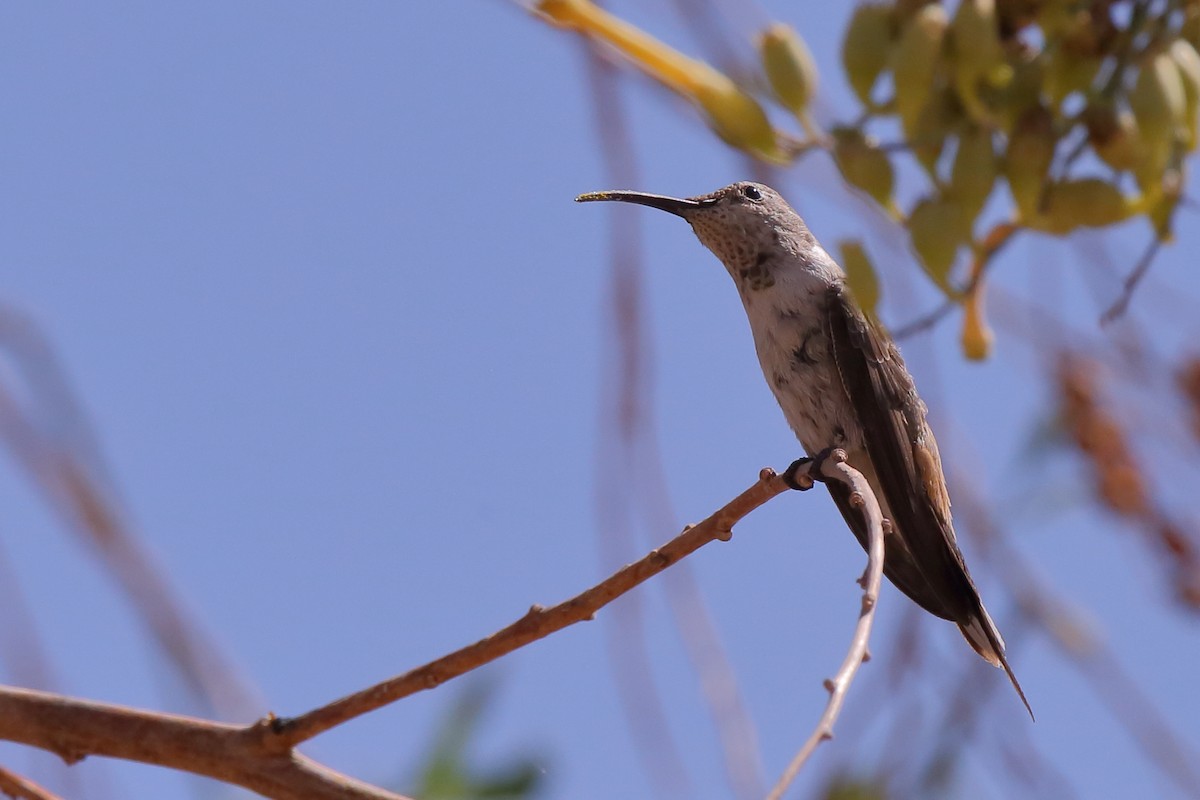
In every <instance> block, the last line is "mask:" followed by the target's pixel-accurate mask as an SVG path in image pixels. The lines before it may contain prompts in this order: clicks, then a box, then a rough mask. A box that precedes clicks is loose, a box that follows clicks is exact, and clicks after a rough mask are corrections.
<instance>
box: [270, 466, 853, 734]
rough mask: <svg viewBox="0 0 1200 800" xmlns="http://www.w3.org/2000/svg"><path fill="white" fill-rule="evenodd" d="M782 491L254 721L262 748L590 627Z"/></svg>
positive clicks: (766, 491)
mask: <svg viewBox="0 0 1200 800" xmlns="http://www.w3.org/2000/svg"><path fill="white" fill-rule="evenodd" d="M801 477H805V476H803V475H802V476H801ZM863 485H864V486H865V482H864V483H863ZM788 488H789V486H788V484H787V483H786V482H785V481H784V479H783V478H781V477H780V476H778V475H776V474H775V472H774V471H773V470H771V469H770V468H764V469H763V470H762V472H760V473H759V479H758V481H757V482H756V483H755V484H754V485H753V486H751V487H750V488H748V489H746V491H744V492H742V493H741V494H740V495H738V496H737V497H735V498H734V499H733V500H731V501H730V502H729V503H728V504H726V505H725V506H724V507H723V508H721V509H720V510H719V511H717V512H716V513H715V514H713V515H712V516H710V517H709V518H708V519H706V520H704V521H703V522H701V523H700V524H699V525H696V526H694V527H689V528H685V529H684V531H683V532H682V533H680V534H679V535H678V536H676V537H675V538H674V539H672V540H671V541H669V542H667V544H665V545H663V546H662V547H660V548H658V549H657V550H651V551H650V553H649V554H647V555H646V556H644V557H643V558H641V559H639V560H638V561H635V562H633V563H632V564H628V565H626V566H624V567H622V568H621V569H619V570H617V572H615V573H614V574H613V575H611V576H609V577H608V578H606V579H605V580H603V581H601V582H600V583H598V584H596V585H595V586H593V587H592V588H590V589H588V590H586V591H584V592H582V593H580V594H578V595H576V596H575V597H572V598H571V599H570V600H566V601H564V602H562V603H559V604H558V605H556V606H553V607H551V608H543V607H542V606H537V605H535V606H533V607H532V608H530V609H529V611H528V613H526V614H525V615H524V616H523V617H521V618H520V619H518V620H517V621H516V622H513V623H512V624H511V625H508V626H507V627H505V628H502V629H500V630H499V631H496V632H495V633H493V634H492V635H491V636H488V637H485V638H483V639H480V640H479V641H477V642H475V643H474V644H470V645H467V646H466V647H463V648H462V649H460V650H456V651H454V652H453V653H450V654H449V655H445V656H442V657H441V658H438V659H435V660H434V661H431V662H429V663H428V664H425V665H424V666H421V667H417V668H416V669H413V670H410V671H409V672H406V673H404V674H403V675H397V676H396V677H394V678H391V679H389V680H386V681H383V682H382V683H378V684H376V685H374V686H371V687H368V688H366V689H363V690H361V691H358V692H355V693H354V694H350V695H347V696H346V697H343V698H341V699H339V700H335V701H333V702H332V703H329V704H328V705H324V706H321V707H320V708H316V709H313V710H312V711H309V712H307V713H305V714H302V715H301V716H298V717H292V718H284V719H276V718H268V719H265V720H261V721H260V722H259V723H258V724H257V725H258V727H259V728H261V729H262V731H263V733H264V741H265V743H266V746H267V747H269V748H271V749H272V750H274V751H275V752H281V753H282V752H286V751H288V750H289V749H290V748H292V747H295V746H296V745H298V744H300V743H301V742H304V741H307V740H309V739H311V738H313V737H314V736H317V735H319V734H321V733H324V732H325V731H327V730H329V729H330V728H333V727H335V726H337V725H340V724H342V723H344V722H346V721H348V720H351V719H354V718H355V717H358V716H361V715H363V714H366V713H367V712H369V711H374V710H375V709H377V708H381V707H382V706H385V705H387V704H388V703H392V702H395V701H396V700H399V699H401V698H403V697H407V696H409V695H411V694H415V693H417V692H420V691H424V690H426V689H432V688H434V687H435V686H438V685H440V684H442V683H445V682H446V681H448V680H450V679H452V678H457V677H458V676H459V675H462V674H464V673H466V672H469V671H471V670H473V669H475V668H477V667H480V666H482V665H483V664H487V663H488V662H491V661H494V660H496V659H497V658H500V657H501V656H504V655H507V654H508V653H511V652H512V651H514V650H516V649H518V648H520V647H524V646H525V645H527V644H529V643H530V642H533V641H536V640H538V639H541V638H543V637H545V636H548V635H550V634H551V633H554V632H556V631H559V630H562V629H563V628H565V627H567V626H568V625H573V624H575V623H576V622H583V621H584V620H590V619H592V618H593V616H594V615H595V613H596V612H597V611H598V610H600V609H601V608H603V607H604V606H605V605H607V604H608V603H610V602H612V601H613V600H615V599H616V598H618V597H620V596H621V595H623V594H625V593H626V592H628V591H629V590H630V589H632V588H634V587H635V586H637V585H638V584H640V583H643V582H644V581H646V580H648V579H649V578H652V577H654V576H655V575H657V574H658V573H660V572H662V571H663V570H665V569H666V568H667V567H669V566H671V565H672V564H674V563H676V562H677V561H679V560H680V559H681V558H684V557H685V556H688V555H690V554H691V553H694V552H695V551H696V550H698V549H700V548H701V547H703V546H704V545H706V544H708V543H710V542H712V541H714V540H717V539H719V540H721V541H728V540H729V539H730V538H731V537H732V535H733V533H732V528H733V526H734V525H735V524H736V523H737V522H738V521H739V520H741V519H742V518H743V517H745V516H746V515H747V514H749V513H750V512H751V511H753V510H754V509H756V508H758V507H759V506H761V505H763V504H764V503H766V502H767V501H769V500H770V499H771V498H773V497H775V496H777V495H779V494H782V493H783V492H785V491H787V489H788Z"/></svg>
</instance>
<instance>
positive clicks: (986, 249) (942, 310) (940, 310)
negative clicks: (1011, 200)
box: [892, 222, 1022, 340]
mask: <svg viewBox="0 0 1200 800" xmlns="http://www.w3.org/2000/svg"><path fill="white" fill-rule="evenodd" d="M1021 230H1022V228H1021V226H1020V225H1018V224H1017V223H1015V222H998V223H996V224H995V225H993V226H992V229H991V230H989V231H988V232H987V235H986V236H984V237H983V240H982V241H980V242H979V243H978V244H976V245H975V247H974V254H973V255H972V257H971V275H970V277H969V278H968V279H967V285H966V286H964V287H963V289H962V291H961V292H959V293H958V294H956V295H955V296H953V297H947V298H946V299H945V300H943V301H942V302H941V303H940V304H939V305H938V307H937V308H935V309H934V310H932V311H930V312H928V313H926V314H924V315H922V316H920V317H917V318H916V319H914V320H912V321H910V322H906V323H905V324H903V325H901V326H900V327H898V328H896V329H895V330H893V331H892V337H893V338H894V339H896V340H900V339H905V338H907V337H909V336H912V335H913V334H916V333H921V332H922V331H926V330H929V329H930V328H932V327H933V326H934V325H936V324H937V323H939V322H941V321H942V319H943V318H944V317H945V316H946V315H947V314H949V313H950V312H951V311H953V310H954V307H955V306H957V305H961V304H962V303H963V302H964V301H965V300H966V299H967V298H969V297H970V296H971V295H972V294H974V293H975V291H976V290H978V289H979V286H980V284H981V283H982V282H983V276H984V275H985V274H986V272H987V268H988V267H989V266H990V265H991V263H992V258H993V257H994V256H995V255H996V254H997V253H999V252H1000V251H1001V250H1002V249H1003V248H1004V246H1005V245H1006V244H1008V243H1009V242H1010V241H1012V238H1013V237H1014V236H1016V235H1017V234H1018V233H1020V232H1021Z"/></svg>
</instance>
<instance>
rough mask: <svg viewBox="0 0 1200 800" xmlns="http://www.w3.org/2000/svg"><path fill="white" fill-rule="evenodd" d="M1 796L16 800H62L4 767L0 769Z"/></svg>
mask: <svg viewBox="0 0 1200 800" xmlns="http://www.w3.org/2000/svg"><path fill="white" fill-rule="evenodd" d="M0 794H3V795H4V796H5V797H12V798H14V800H60V798H59V796H58V795H56V794H54V793H53V792H51V791H50V790H49V789H46V788H45V787H43V786H39V785H38V784H36V783H34V782H33V781H31V780H29V779H28V778H25V777H22V776H21V775H18V774H17V773H15V772H11V771H9V770H7V769H5V768H4V767H0Z"/></svg>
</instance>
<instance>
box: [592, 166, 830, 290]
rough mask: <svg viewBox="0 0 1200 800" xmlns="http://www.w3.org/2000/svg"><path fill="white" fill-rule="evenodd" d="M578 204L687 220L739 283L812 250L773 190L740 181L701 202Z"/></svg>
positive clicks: (635, 197)
mask: <svg viewBox="0 0 1200 800" xmlns="http://www.w3.org/2000/svg"><path fill="white" fill-rule="evenodd" d="M575 199H576V200H577V201H579V202H581V203H583V202H590V201H596V200H615V201H619V202H624V203H637V204H638V205H643V206H650V207H651V208H657V209H659V210H660V211H666V212H668V213H670V214H674V215H675V216H677V217H683V218H684V219H685V220H687V221H688V223H689V224H691V226H692V230H693V231H695V232H696V236H697V238H699V239H700V242H701V243H702V244H703V245H704V246H705V247H707V248H708V249H709V250H711V251H712V252H713V254H715V255H716V256H717V258H719V259H721V262H722V263H723V264H724V265H725V267H726V268H727V269H728V270H729V272H730V274H731V275H733V276H734V278H735V280H736V279H737V278H738V276H739V275H741V274H744V273H745V272H746V271H747V270H756V269H760V268H762V267H763V265H764V264H765V262H766V261H767V260H769V259H772V258H775V257H776V256H778V255H783V254H785V253H786V252H787V251H792V252H793V253H794V254H798V250H799V249H801V248H809V247H811V246H812V244H814V240H813V238H812V234H811V233H809V231H808V228H807V226H805V224H804V220H802V219H801V218H800V215H799V214H797V213H796V212H795V211H793V210H792V207H791V206H790V205H788V203H787V201H786V200H784V199H783V198H782V197H780V196H779V193H778V192H776V191H775V190H774V189H772V188H771V187H769V186H764V185H763V184H761V183H751V182H749V181H742V182H739V183H734V184H730V185H729V186H726V187H724V188H722V189H718V190H717V191H715V192H712V193H710V194H705V195H700V196H699V197H687V198H678V197H665V196H663V195H657V194H643V193H642V192H591V193H589V194H581V195H580V196H579V197H577V198H575Z"/></svg>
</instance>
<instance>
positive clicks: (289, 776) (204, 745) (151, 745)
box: [0, 687, 405, 800]
mask: <svg viewBox="0 0 1200 800" xmlns="http://www.w3.org/2000/svg"><path fill="white" fill-rule="evenodd" d="M0 739H5V740H7V741H11V742H20V743H21V744H27V745H30V746H33V747H40V748H41V749H43V750H49V751H50V752H52V753H56V754H58V755H59V756H61V757H62V759H63V760H64V761H66V762H68V763H74V762H76V761H79V760H80V759H82V758H85V757H86V756H89V755H99V756H109V757H112V758H122V759H126V760H128V761H140V762H143V763H146V764H156V765H158V766H162V767H169V768H172V769H178V770H183V771H185V772H192V773H195V774H197V775H205V776H207V777H210V778H215V779H217V780H219V781H224V782H225V783H231V784H236V785H238V786H244V787H245V788H247V789H250V790H252V791H255V792H258V793H259V794H261V795H265V796H267V797H272V798H277V800H405V798H404V797H403V795H399V794H395V793H394V792H389V791H385V790H383V789H379V788H377V787H374V786H371V785H369V784H366V783H363V782H361V781H357V780H354V779H353V778H349V777H347V776H345V775H341V774H339V773H337V772H334V771H333V770H330V769H328V768H326V767H323V766H321V765H320V764H317V763H316V762H314V761H311V760H310V759H308V758H305V757H304V756H302V755H300V754H299V753H295V752H292V751H288V752H284V753H279V752H275V751H273V750H270V749H268V748H267V747H265V745H264V739H263V737H262V735H261V732H260V730H259V728H258V726H257V725H254V726H250V727H243V726H238V725H227V724H224V723H220V722H210V721H208V720H203V719H197V718H195V717H184V716H178V715H175V714H163V713H159V712H153V711H142V710H139V709H134V708H127V707H124V706H118V705H110V704H107V703H95V702H91V701H88V700H77V699H74V698H70V697H63V696H61V695H56V694H50V693H48V692H35V691H32V690H29V689H14V688H10V687H0ZM27 796H28V795H27ZM32 797H35V798H37V797H38V795H32Z"/></svg>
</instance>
